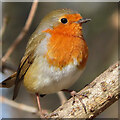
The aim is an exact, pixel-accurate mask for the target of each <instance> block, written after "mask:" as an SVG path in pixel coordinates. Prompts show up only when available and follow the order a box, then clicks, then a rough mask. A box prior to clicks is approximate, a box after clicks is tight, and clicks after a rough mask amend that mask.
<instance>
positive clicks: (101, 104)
mask: <svg viewBox="0 0 120 120" xmlns="http://www.w3.org/2000/svg"><path fill="white" fill-rule="evenodd" d="M119 69H120V66H119ZM118 76H119V72H118V62H117V63H115V64H114V65H113V66H111V67H110V68H108V69H107V70H106V71H105V72H104V73H102V74H101V75H99V76H98V77H97V78H96V79H95V80H94V81H93V82H91V83H90V84H89V85H88V86H86V87H85V88H84V89H83V90H81V91H80V92H78V94H80V95H86V96H87V97H83V98H82V102H83V103H84V104H85V106H86V109H87V113H85V111H84V108H83V107H82V104H81V102H80V101H79V100H78V99H77V98H76V100H75V104H74V105H72V102H73V98H71V99H70V100H68V101H67V102H66V103H65V104H63V105H62V106H60V107H59V108H58V109H57V110H55V111H54V112H53V113H52V114H50V115H48V117H49V118H84V119H86V118H90V119H93V118H95V117H96V116H97V115H99V114H100V113H101V112H103V111H104V110H105V109H106V108H108V107H109V106H110V105H111V104H113V103H114V102H115V101H117V100H118V98H119V97H120V84H119V83H118Z"/></svg>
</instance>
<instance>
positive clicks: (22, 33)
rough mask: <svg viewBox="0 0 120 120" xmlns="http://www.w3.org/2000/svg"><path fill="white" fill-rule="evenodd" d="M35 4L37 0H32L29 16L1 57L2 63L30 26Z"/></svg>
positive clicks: (35, 7)
mask: <svg viewBox="0 0 120 120" xmlns="http://www.w3.org/2000/svg"><path fill="white" fill-rule="evenodd" d="M37 6H38V0H34V2H33V4H32V7H31V10H30V13H29V16H28V19H27V21H26V23H25V26H24V28H23V29H22V31H21V32H20V34H19V35H18V37H17V38H16V40H15V41H14V42H13V44H12V45H11V46H10V48H9V49H8V50H7V52H6V54H5V55H4V56H3V57H2V59H1V61H2V63H3V64H4V63H5V62H6V60H7V59H8V58H9V56H10V55H11V53H12V52H13V51H14V49H15V48H16V46H17V45H18V44H19V42H20V41H21V40H22V39H23V37H24V36H25V35H26V33H27V32H28V30H29V28H30V26H31V23H32V20H33V18H34V15H35V12H36V9H37Z"/></svg>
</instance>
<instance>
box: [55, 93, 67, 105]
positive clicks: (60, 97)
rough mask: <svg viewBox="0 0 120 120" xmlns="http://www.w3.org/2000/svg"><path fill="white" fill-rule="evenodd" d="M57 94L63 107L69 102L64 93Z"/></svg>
mask: <svg viewBox="0 0 120 120" xmlns="http://www.w3.org/2000/svg"><path fill="white" fill-rule="evenodd" d="M57 94H58V97H59V99H60V102H61V105H62V104H64V103H65V102H66V101H67V98H66V97H65V94H64V93H63V91H60V92H58V93H57Z"/></svg>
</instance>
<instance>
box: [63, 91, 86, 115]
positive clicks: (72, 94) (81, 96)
mask: <svg viewBox="0 0 120 120" xmlns="http://www.w3.org/2000/svg"><path fill="white" fill-rule="evenodd" d="M62 91H65V92H69V93H70V94H71V96H72V97H73V103H72V105H74V103H75V97H77V98H78V99H79V101H80V102H81V104H82V106H83V108H84V110H85V113H87V110H86V106H85V104H84V103H83V102H82V99H83V97H88V96H87V95H85V94H78V93H76V91H71V90H67V89H64V90H62Z"/></svg>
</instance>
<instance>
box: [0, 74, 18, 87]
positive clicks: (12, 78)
mask: <svg viewBox="0 0 120 120" xmlns="http://www.w3.org/2000/svg"><path fill="white" fill-rule="evenodd" d="M16 75H17V72H15V73H14V74H12V75H11V76H10V77H8V78H7V79H5V80H4V81H3V82H1V83H0V88H1V87H4V88H10V87H12V86H13V85H14V84H15V80H16Z"/></svg>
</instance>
